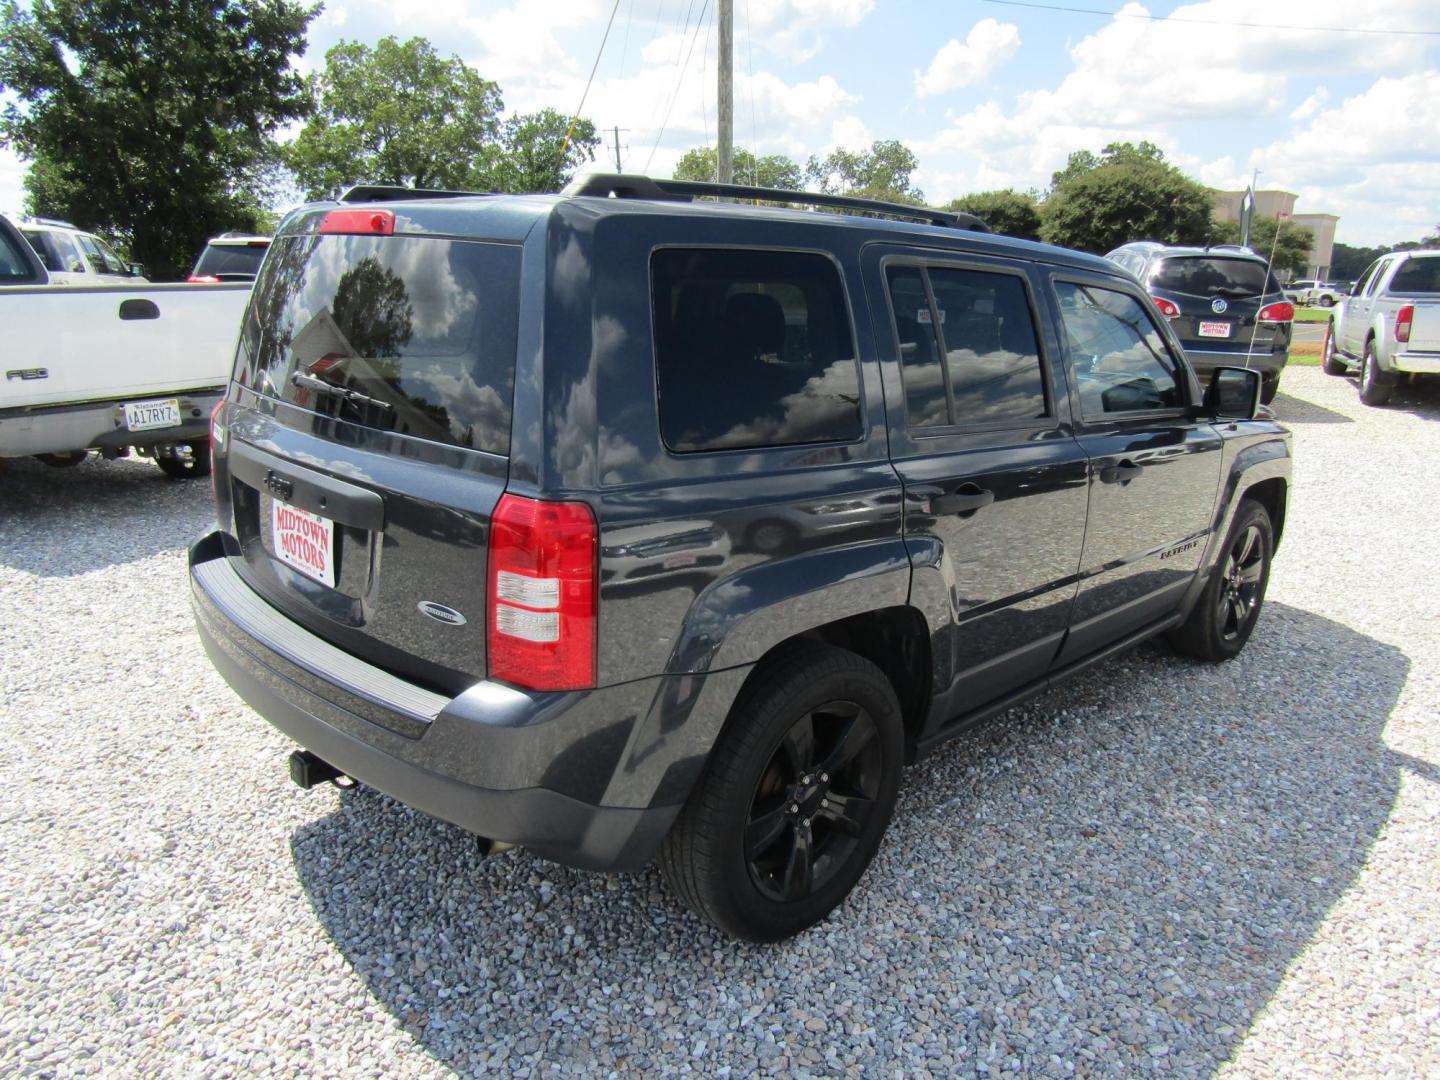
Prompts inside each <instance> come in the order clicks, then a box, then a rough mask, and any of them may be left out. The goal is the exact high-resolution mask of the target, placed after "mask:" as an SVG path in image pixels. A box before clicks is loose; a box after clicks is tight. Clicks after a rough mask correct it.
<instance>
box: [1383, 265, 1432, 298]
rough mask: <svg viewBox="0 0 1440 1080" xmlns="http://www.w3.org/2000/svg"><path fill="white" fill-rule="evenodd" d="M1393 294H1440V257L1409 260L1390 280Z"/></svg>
mask: <svg viewBox="0 0 1440 1080" xmlns="http://www.w3.org/2000/svg"><path fill="white" fill-rule="evenodd" d="M1389 291H1390V292H1392V293H1422V292H1423V293H1432V292H1440V257H1432V258H1428V259H1407V260H1406V261H1405V265H1404V266H1402V267H1400V269H1399V270H1396V271H1395V276H1394V277H1393V278H1391V279H1390V285H1389Z"/></svg>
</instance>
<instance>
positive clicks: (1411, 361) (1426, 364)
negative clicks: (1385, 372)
mask: <svg viewBox="0 0 1440 1080" xmlns="http://www.w3.org/2000/svg"><path fill="white" fill-rule="evenodd" d="M1390 370H1391V371H1395V372H1399V373H1401V374H1406V375H1440V353H1433V352H1423V353H1422V352H1402V353H1395V354H1394V355H1393V356H1392V357H1391V358H1390Z"/></svg>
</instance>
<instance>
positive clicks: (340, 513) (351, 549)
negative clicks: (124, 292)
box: [218, 234, 521, 692]
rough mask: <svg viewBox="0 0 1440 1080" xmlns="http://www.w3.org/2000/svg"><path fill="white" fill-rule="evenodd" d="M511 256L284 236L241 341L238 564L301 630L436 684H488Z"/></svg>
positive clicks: (448, 244) (511, 314)
mask: <svg viewBox="0 0 1440 1080" xmlns="http://www.w3.org/2000/svg"><path fill="white" fill-rule="evenodd" d="M520 260H521V250H520V248H519V246H518V245H515V244H506V243H491V242H485V241H474V240H452V239H442V238H437V237H427V236H416V235H411V236H403V235H402V236H361V235H319V234H308V235H302V236H284V237H279V238H277V239H276V240H275V242H274V244H273V245H272V247H271V250H270V252H269V255H268V257H267V259H266V261H265V263H264V265H263V267H262V268H261V272H260V276H259V278H258V279H257V281H256V284H255V289H254V292H253V295H252V298H251V304H250V307H249V309H248V311H247V314H246V320H245V326H244V330H243V333H242V335H241V339H240V352H239V357H238V361H237V364H236V380H237V382H239V383H240V385H241V386H242V387H244V388H246V390H248V391H250V392H249V393H246V392H245V391H241V392H240V393H239V395H238V401H237V404H236V405H234V406H232V407H231V410H230V412H229V414H228V417H227V419H228V429H229V433H230V435H229V444H228V448H227V451H226V455H225V462H224V464H225V468H224V469H223V470H221V471H220V472H219V473H218V475H220V476H223V477H226V478H227V480H226V482H227V484H228V494H229V495H230V499H231V505H232V507H233V515H234V516H233V522H234V529H235V535H236V537H237V539H238V540H239V542H240V546H241V551H242V554H243V559H242V560H237V562H238V563H239V570H240V573H241V574H242V575H243V576H244V577H245V579H246V580H247V581H248V583H249V584H250V585H251V586H252V587H253V588H254V589H256V591H258V592H260V593H261V594H262V595H264V596H265V597H266V598H267V599H268V600H269V601H270V602H271V603H272V604H274V605H275V606H277V607H279V608H280V609H281V610H283V611H285V612H286V613H287V614H289V615H290V616H291V617H292V618H294V619H295V620H296V621H298V622H300V623H301V624H302V625H304V626H306V627H307V628H308V629H310V630H311V631H312V632H313V633H316V634H318V635H320V636H321V637H324V638H325V639H327V640H329V641H331V642H333V643H334V644H336V645H337V646H339V647H340V648H343V649H345V650H346V651H348V652H351V653H353V654H355V655H359V656H362V657H364V658H366V659H367V660H369V661H370V662H371V663H374V664H376V665H377V666H379V667H382V668H384V669H386V670H388V671H391V672H393V673H395V674H397V675H401V676H403V677H406V678H409V679H411V680H413V681H416V682H419V683H422V684H425V685H429V686H431V687H433V688H435V689H437V690H442V691H449V692H458V690H459V689H462V688H463V687H464V686H467V685H469V684H470V683H472V682H474V681H475V680H476V679H480V678H483V677H484V676H485V617H484V616H485V600H486V597H485V582H486V536H487V530H488V526H489V523H490V518H491V514H492V512H493V510H494V507H495V504H496V503H497V501H498V500H499V498H500V496H501V494H502V493H503V490H504V487H505V479H506V473H507V468H508V461H507V455H508V452H509V445H510V409H511V399H512V390H513V384H514V374H515V341H516V332H517V321H518V310H519V282H520ZM233 397H235V395H232V398H233Z"/></svg>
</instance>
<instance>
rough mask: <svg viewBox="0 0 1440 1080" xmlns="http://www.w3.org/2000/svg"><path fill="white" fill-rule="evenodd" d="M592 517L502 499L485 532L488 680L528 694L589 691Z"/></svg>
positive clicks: (559, 505)
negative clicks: (529, 691)
mask: <svg viewBox="0 0 1440 1080" xmlns="http://www.w3.org/2000/svg"><path fill="white" fill-rule="evenodd" d="M597 532H598V530H597V528H596V525H595V515H594V513H593V512H592V511H591V509H590V507H589V506H588V505H587V504H586V503H583V502H542V501H540V500H538V499H528V498H525V497H523V496H520V495H510V494H506V495H502V496H501V497H500V502H499V504H497V505H496V507H495V514H494V517H493V519H492V521H491V526H490V596H489V619H488V625H489V635H488V636H489V653H490V677H491V678H494V679H501V680H503V681H505V682H508V683H515V684H516V685H518V686H525V687H529V688H530V689H532V690H580V689H585V688H587V687H591V686H594V685H595V624H596V621H597V620H596V617H597V611H596V596H595V583H596V550H597Z"/></svg>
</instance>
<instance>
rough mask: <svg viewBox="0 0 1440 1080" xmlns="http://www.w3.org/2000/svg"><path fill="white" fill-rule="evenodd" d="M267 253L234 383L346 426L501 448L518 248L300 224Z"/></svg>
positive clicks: (511, 376)
mask: <svg viewBox="0 0 1440 1080" xmlns="http://www.w3.org/2000/svg"><path fill="white" fill-rule="evenodd" d="M270 251H271V256H270V258H269V260H267V261H266V262H265V264H264V268H263V271H262V273H261V275H260V277H259V279H258V280H257V281H256V283H255V292H254V294H253V296H252V299H251V303H250V307H249V309H248V311H247V312H246V316H245V326H244V329H243V332H242V334H241V338H240V353H239V357H238V361H237V364H236V373H235V375H236V379H237V380H238V381H239V382H240V383H241V384H242V385H245V386H250V387H252V388H253V389H255V390H256V391H258V392H259V393H262V394H268V395H271V396H274V397H279V398H283V399H285V400H287V401H291V402H294V403H295V404H296V405H300V406H302V407H304V408H308V409H313V410H315V411H316V412H320V413H323V414H325V415H329V416H335V417H336V418H337V419H341V420H346V421H349V422H351V423H356V424H363V425H365V426H367V427H375V428H381V429H383V430H387V431H394V432H396V433H399V434H403V435H412V436H415V437H417V438H422V439H431V440H434V441H436V442H446V443H452V444H454V445H456V446H464V447H468V448H472V449H475V450H485V451H488V452H490V453H496V454H504V453H508V452H509V446H510V405H511V397H512V393H511V391H512V389H513V386H514V381H515V338H516V333H517V322H518V308H519V288H520V249H519V248H518V247H514V246H509V245H503V244H486V243H479V242H474V241H459V240H437V239H428V238H427V239H421V238H417V237H372V236H318V235H310V236H295V237H285V238H283V239H279V240H276V241H275V243H274V244H273V245H272V246H271V249H270ZM332 388H333V389H332Z"/></svg>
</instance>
